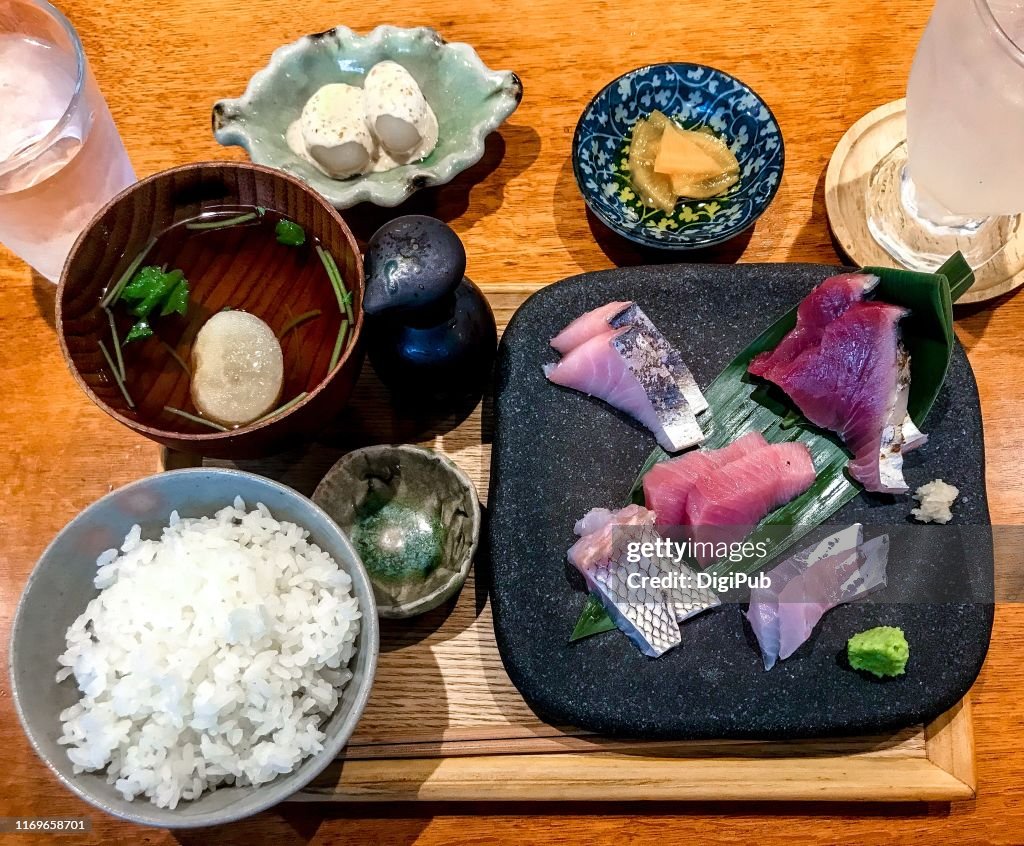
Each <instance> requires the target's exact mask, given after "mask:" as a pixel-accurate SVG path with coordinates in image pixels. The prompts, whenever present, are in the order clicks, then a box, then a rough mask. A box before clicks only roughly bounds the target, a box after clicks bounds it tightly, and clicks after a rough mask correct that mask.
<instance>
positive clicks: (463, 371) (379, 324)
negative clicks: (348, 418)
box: [363, 215, 498, 404]
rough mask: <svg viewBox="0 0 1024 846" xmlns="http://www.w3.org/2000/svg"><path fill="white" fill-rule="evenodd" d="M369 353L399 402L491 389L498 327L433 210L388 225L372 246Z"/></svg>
mask: <svg viewBox="0 0 1024 846" xmlns="http://www.w3.org/2000/svg"><path fill="white" fill-rule="evenodd" d="M365 270H366V294H365V297H364V299H363V310H364V311H365V313H366V317H367V324H366V333H365V335H364V337H365V338H366V339H367V353H368V354H369V357H370V362H371V364H373V369H374V370H375V371H376V372H377V375H378V376H379V377H380V380H381V381H382V382H383V383H384V384H385V385H387V386H388V388H390V389H391V391H392V392H393V393H394V394H396V396H397V397H398V398H399V399H412V400H416V401H431V402H433V403H435V404H436V403H443V402H449V401H456V400H459V399H462V398H466V397H475V396H479V395H480V394H482V393H483V391H484V388H485V387H486V385H487V381H488V379H489V378H490V373H491V366H492V365H493V363H494V354H495V349H496V348H497V344H498V332H497V327H496V326H495V323H494V314H493V313H492V312H491V307H490V305H488V303H487V299H486V298H485V297H484V295H483V294H482V293H481V292H480V289H479V288H478V287H477V286H476V285H474V284H473V282H472V281H471V280H470V279H469V278H468V277H467V276H466V275H465V273H466V250H465V248H464V247H463V245H462V241H460V240H459V236H458V235H456V234H455V232H454V231H453V230H452V228H451V227H450V226H448V225H447V224H446V223H444V222H443V221H440V220H438V219H437V218H433V217H427V216H425V215H406V216H404V217H398V218H395V219H394V220H392V221H390V222H389V223H385V224H384V225H383V226H382V227H381V228H380V229H378V230H377V231H376V232H375V233H374V234H373V236H372V237H371V238H370V242H369V244H368V245H367V248H366V262H365Z"/></svg>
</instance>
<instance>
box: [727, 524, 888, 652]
mask: <svg viewBox="0 0 1024 846" xmlns="http://www.w3.org/2000/svg"><path fill="white" fill-rule="evenodd" d="M862 539H863V532H862V528H861V525H860V524H859V523H855V524H854V525H852V526H850V527H849V528H847V529H844V530H842V531H841V532H836V534H834V535H832V536H830V537H828V538H826V539H825V540H823V541H822V542H821V543H819V544H816V545H815V546H812V547H808V548H807V549H804V550H802V551H801V552H798V553H797V554H796V555H794V556H792V557H791V558H788V559H786V560H785V561H783V562H782V563H781V564H779V565H778V566H777V567H775V568H774V569H772V570H771V571H769V572H768V573H767V575H768V580H769V586H768V587H765V588H753V589H752V590H751V591H750V605H749V606H748V608H747V615H746V616H747V620H748V621H749V622H750V627H751V629H752V630H753V632H754V636H755V637H756V638H757V642H758V645H759V646H760V647H761V656H762V658H763V660H764V668H765V669H766V670H770V669H771V668H772V667H774V666H775V662H776V661H777V660H779V659H783V660H784V659H786V658H788V657H789V656H791V655H792V654H793V653H794V652H796V650H797V649H798V648H799V647H800V646H801V645H802V644H804V643H805V642H806V641H807V639H808V638H809V637H810V636H811V633H812V632H813V631H814V627H815V626H816V625H817V624H818V622H819V621H820V620H821V618H822V617H823V616H824V615H825V614H826V613H827V612H828V611H830V610H831V609H832V608H834V607H835V606H837V605H840V604H842V603H845V602H852V601H854V600H856V599H859V598H860V597H862V596H864V595H866V594H868V593H870V592H871V591H873V590H877V589H878V588H880V587H884V586H885V583H886V573H885V570H886V564H887V561H888V556H889V538H888V537H887V536H886V535H882V536H881V537H877V538H873V539H872V540H870V541H868V542H867V543H862Z"/></svg>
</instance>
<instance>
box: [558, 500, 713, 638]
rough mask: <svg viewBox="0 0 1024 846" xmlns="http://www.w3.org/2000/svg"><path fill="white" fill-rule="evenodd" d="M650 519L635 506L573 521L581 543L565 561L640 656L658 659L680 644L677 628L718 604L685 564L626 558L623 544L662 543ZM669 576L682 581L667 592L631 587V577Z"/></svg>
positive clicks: (647, 586) (650, 514) (650, 513)
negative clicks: (666, 563)
mask: <svg viewBox="0 0 1024 846" xmlns="http://www.w3.org/2000/svg"><path fill="white" fill-rule="evenodd" d="M654 520H655V515H654V512H653V511H650V510H649V509H646V508H641V507H640V506H638V505H627V506H626V507H625V508H621V509H619V510H618V511H609V510H608V509H607V508H595V509H593V510H592V511H590V512H588V513H587V514H586V515H584V516H583V517H582V518H581V519H580V520H578V521H577V523H576V526H575V532H576V534H577V535H578V536H579V540H578V541H576V543H575V544H573V546H572V547H570V549H569V552H568V558H569V563H571V564H572V565H573V566H574V567H575V568H576V569H577V570H579V571H580V572H581V573H582V574H583V577H584V578H585V579H586V582H587V587H589V588H590V590H591V591H592V592H593V593H594V594H595V595H596V596H597V597H598V598H599V599H600V600H601V603H602V605H604V607H605V609H606V610H607V611H608V615H609V616H610V617H611V618H612V619H613V620H614V621H615V623H616V625H617V626H618V627H619V628H620V629H621V630H622V631H623V632H624V633H625V634H626V635H627V636H628V637H629V638H630V640H632V641H633V642H634V643H635V644H636V645H637V646H638V647H639V648H640V651H641V652H643V653H644V654H645V655H650V656H651V657H654V658H657V657H658V656H660V655H662V654H664V652H666V651H667V650H668V649H671V648H672V647H673V646H676V645H678V644H679V642H680V640H681V635H680V631H679V625H678V624H679V623H681V622H683V621H684V620H687V619H689V618H690V617H694V616H696V615H697V614H701V613H703V612H704V611H707V610H708V609H709V608H715V607H717V606H718V605H720V604H721V600H720V599H719V598H718V596H717V595H715V593H713V592H712V591H711V590H709V589H708V588H702V587H697V586H696V582H697V574H696V573H695V572H694V571H693V570H691V569H690V568H689V567H687V566H686V565H685V564H682V563H672V564H671V566H670V567H666V566H664V565H663V564H662V563H661V562H660V561H659V560H657V559H654V558H647V557H642V556H641V557H640V560H639V561H630V560H629V559H628V558H627V556H626V553H627V551H628V550H627V548H626V547H627V544H629V543H634V542H635V543H639V544H645V543H646V544H652V545H653V544H654V543H656V542H657V541H658V540H659V539H660V538H659V535H658V533H657V531H655V528H654ZM616 532H619V533H620V534H618V535H616V534H615V533H616ZM670 572H671V573H673V574H675V575H677V576H679V577H680V578H679V579H678V582H677V584H675V585H674V586H671V587H667V588H659V587H653V586H651V585H650V584H649V583H647V582H641V583H640V584H639V585H638V586H631V585H630V584H629V576H630V574H632V573H639V574H640V575H641V576H647V577H658V578H661V579H662V580H664V577H665V576H667V575H669V573H670Z"/></svg>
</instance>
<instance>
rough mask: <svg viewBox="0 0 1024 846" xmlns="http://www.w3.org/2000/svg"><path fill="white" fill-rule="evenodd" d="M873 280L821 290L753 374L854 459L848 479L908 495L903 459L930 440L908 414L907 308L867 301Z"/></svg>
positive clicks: (850, 279)
mask: <svg viewBox="0 0 1024 846" xmlns="http://www.w3.org/2000/svg"><path fill="white" fill-rule="evenodd" d="M875 284H877V279H876V278H875V277H872V276H867V275H858V274H846V275H843V276H837V277H833V278H832V279H828V280H826V281H825V282H823V283H822V284H821V285H819V286H818V287H817V288H815V289H814V290H813V291H812V292H811V293H810V294H808V296H807V297H806V298H805V299H804V301H803V302H802V303H801V304H800V306H799V307H798V310H797V323H796V326H795V327H794V328H793V329H792V330H791V331H790V332H789V334H788V335H786V337H785V338H783V339H782V341H780V342H779V344H778V345H777V346H776V348H775V349H774V350H771V351H769V352H765V353H762V354H761V355H759V356H757V357H756V358H755V359H754V360H753V361H752V362H751V364H750V367H749V370H750V372H751V373H752V374H754V375H755V376H761V377H763V378H765V379H768V380H769V381H771V382H774V383H775V384H776V385H778V386H779V387H780V388H782V390H783V391H785V392H786V394H787V395H788V396H789V397H790V399H792V400H793V402H794V403H795V404H796V406H797V407H798V408H799V409H800V411H801V412H802V413H803V415H804V416H805V417H806V418H807V419H808V420H809V421H810V422H811V423H813V424H815V425H816V426H821V427H823V428H826V429H831V430H832V431H834V432H837V433H839V435H840V436H841V437H842V438H843V440H844V442H845V443H846V446H847V448H848V449H849V450H850V451H851V452H852V453H853V456H854V457H853V461H851V462H850V464H849V471H850V475H851V476H852V477H853V478H854V479H856V480H857V481H858V482H860V483H861V484H862V485H864V487H865V489H867V490H869V491H874V492H880V493H905V492H906V491H907V489H908V488H907V484H906V482H905V481H904V478H903V456H904V454H905V453H907V452H909V451H910V450H912V449H915V448H916V447H918V446H920V445H921V444H923V443H924V442H925V441H926V440H927V436H926V435H924V434H923V433H922V432H921V431H920V430H919V429H918V428H917V426H916V425H915V424H914V422H913V420H911V418H910V416H909V414H908V413H907V401H908V398H909V394H910V356H909V355H908V354H907V351H906V349H905V348H904V347H903V344H902V342H901V341H900V335H899V322H900V320H902V319H903V317H904V316H906V314H907V311H906V309H903V308H900V307H899V306H894V305H889V304H888V303H884V302H881V301H877V300H875V301H872V300H865V299H864V297H865V296H866V294H867V293H869V292H870V290H871V289H872V288H873V287H874V285H875Z"/></svg>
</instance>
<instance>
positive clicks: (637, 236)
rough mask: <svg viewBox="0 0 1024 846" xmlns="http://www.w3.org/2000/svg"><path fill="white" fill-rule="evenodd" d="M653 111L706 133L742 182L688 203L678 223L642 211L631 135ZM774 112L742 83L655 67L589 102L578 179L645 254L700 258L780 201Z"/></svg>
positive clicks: (677, 67) (601, 212) (598, 211)
mask: <svg viewBox="0 0 1024 846" xmlns="http://www.w3.org/2000/svg"><path fill="white" fill-rule="evenodd" d="M655 109H658V110H660V111H661V112H663V113H664V114H665V115H667V116H668V117H669V118H671V119H673V120H674V121H675V122H676V123H677V124H679V125H680V126H681V127H682V128H683V129H700V128H704V127H707V128H709V129H710V130H712V131H713V132H714V133H715V134H716V135H718V136H719V137H721V138H722V139H723V140H724V141H725V142H726V143H727V144H729V147H730V149H731V150H732V152H733V154H734V155H735V156H736V158H737V159H738V160H739V163H740V180H739V182H738V183H737V184H736V185H734V186H733V187H732V188H730V189H729V190H728V191H726V192H725V193H724V194H722V195H721V196H719V197H714V198H712V199H710V200H690V199H685V198H684V199H682V200H680V201H679V202H678V203H677V204H676V207H675V209H674V210H673V211H672V213H671V214H666V213H664V212H661V211H658V210H656V209H651V208H648V207H646V206H644V205H643V204H642V203H641V202H640V199H639V198H638V197H637V196H636V193H635V192H634V191H633V189H632V187H631V185H630V181H629V165H628V161H627V159H628V157H629V141H630V137H631V135H632V132H633V125H634V124H635V123H636V122H637V121H638V120H639V119H640V118H644V117H647V116H648V115H649V114H650V113H651V112H652V111H654V110H655ZM785 158H786V156H785V148H784V146H783V143H782V133H781V132H780V131H779V125H778V122H777V121H776V120H775V115H773V114H772V111H771V109H769V108H768V105H767V104H766V103H765V102H764V100H762V99H761V98H760V97H759V96H758V95H757V94H756V93H754V92H753V91H752V90H751V89H750V88H749V87H747V86H746V85H744V84H743V83H742V82H740V81H739V80H738V79H735V78H734V77H732V76H729V74H727V73H723V72H722V71H720V70H716V69H715V68H710V67H707V66H706V65H694V64H689V63H686V62H672V63H670V64H662V65H648V66H647V67H642V68H637V69H636V70H631V71H629V72H628V73H625V74H623V75H622V76H620V77H619V78H618V79H616V80H614V81H612V82H610V83H608V85H606V86H605V87H604V88H603V89H602V90H601V91H600V92H599V93H598V94H597V96H595V97H594V99H593V100H591V101H590V103H589V105H588V106H587V108H586V109H584V111H583V114H582V115H581V116H580V119H579V123H577V124H576V134H575V136H574V137H573V144H572V164H573V172H574V173H575V175H576V183H577V184H578V185H579V188H580V192H581V193H582V194H583V199H584V200H585V201H586V203H587V206H588V207H589V208H590V210H591V211H592V212H593V213H594V214H595V215H597V217H598V218H599V219H600V220H601V221H602V222H603V223H604V224H605V225H606V226H607V227H608V228H610V229H611V230H613V231H614V232H617V233H618V234H620V235H622V236H623V237H624V238H628V239H629V240H630V241H635V242H636V243H638V244H642V245H644V246H647V247H654V248H657V249H663V250H695V249H699V248H701V247H710V246H713V245H714V244H721V243H722V242H723V241H727V240H729V239H730V238H732V237H734V236H735V235H738V234H739V233H740V232H742V231H743V230H745V229H747V228H748V227H749V226H751V225H752V224H753V223H754V221H755V220H757V219H758V218H759V217H760V216H761V214H762V213H763V212H764V210H765V209H766V208H768V206H769V205H770V204H771V201H772V199H774V197H775V192H776V191H778V189H779V182H781V180H782V169H783V165H784V163H785Z"/></svg>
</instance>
